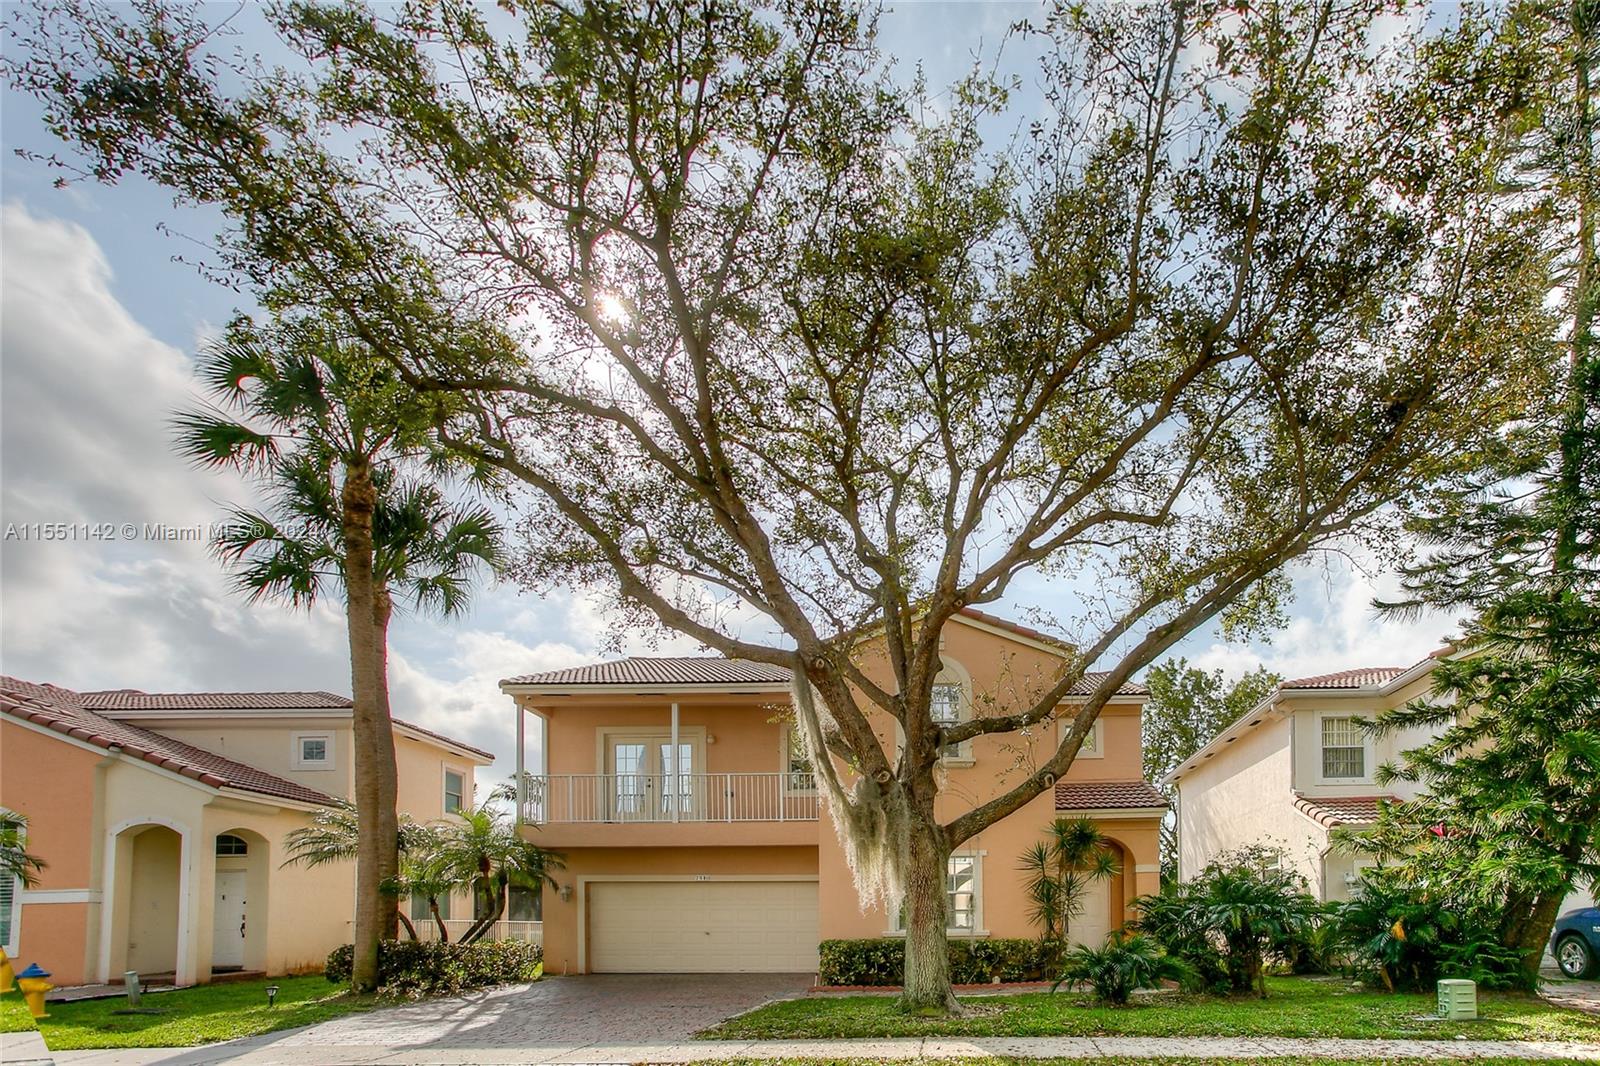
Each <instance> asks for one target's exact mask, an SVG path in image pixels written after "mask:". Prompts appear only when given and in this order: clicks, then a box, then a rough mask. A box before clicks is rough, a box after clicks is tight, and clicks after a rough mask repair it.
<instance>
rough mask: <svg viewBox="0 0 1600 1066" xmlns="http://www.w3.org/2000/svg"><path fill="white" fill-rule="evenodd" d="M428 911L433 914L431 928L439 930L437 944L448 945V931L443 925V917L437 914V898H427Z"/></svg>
mask: <svg viewBox="0 0 1600 1066" xmlns="http://www.w3.org/2000/svg"><path fill="white" fill-rule="evenodd" d="M428 910H429V911H430V912H432V914H433V927H434V928H435V929H437V930H439V943H441V944H448V943H450V930H449V929H448V928H447V927H446V926H445V924H444V915H442V914H440V913H439V897H437V896H429V897H428Z"/></svg>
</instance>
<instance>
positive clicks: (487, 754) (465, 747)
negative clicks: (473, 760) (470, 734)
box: [389, 715, 494, 762]
mask: <svg viewBox="0 0 1600 1066" xmlns="http://www.w3.org/2000/svg"><path fill="white" fill-rule="evenodd" d="M389 721H391V722H393V723H394V724H395V725H397V726H401V727H403V728H405V729H409V730H411V731H413V732H416V733H421V734H422V735H423V736H426V737H432V738H433V739H434V740H438V741H442V742H443V743H445V744H450V745H453V746H455V747H457V748H460V749H461V750H462V751H470V752H472V754H474V755H480V756H482V757H483V758H485V759H487V760H488V761H489V762H494V752H492V751H484V750H483V749H482V748H475V747H473V746H472V745H471V744H468V743H465V742H464V741H460V740H457V739H456V738H455V737H447V736H445V735H444V734H443V733H435V732H434V731H433V730H431V729H424V728H423V727H422V726H420V725H417V724H416V723H415V722H402V721H401V720H400V719H398V718H395V717H394V716H393V715H391V716H390V717H389Z"/></svg>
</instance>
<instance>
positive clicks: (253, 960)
mask: <svg viewBox="0 0 1600 1066" xmlns="http://www.w3.org/2000/svg"><path fill="white" fill-rule="evenodd" d="M351 736H352V734H351V703H350V701H349V700H348V699H346V698H344V697H343V696H335V695H331V694H329V693H326V692H199V693H147V692H137V691H133V690H130V689H119V690H115V691H109V692H74V691H71V690H69V689H64V688H58V687H56V686H54V685H38V684H33V683H30V682H27V681H19V680H16V679H14V678H0V806H4V807H9V808H11V809H12V810H15V811H19V812H21V813H22V814H25V815H27V817H28V839H27V849H28V851H29V852H30V853H32V854H34V855H37V856H38V857H40V858H41V859H43V860H44V861H45V863H46V865H45V868H44V869H43V871H41V873H40V875H39V883H38V884H37V885H36V886H34V887H33V888H30V889H22V888H21V887H20V885H19V884H17V883H12V884H0V945H3V946H4V947H5V950H6V951H7V953H8V954H10V955H11V956H12V957H13V958H15V959H18V960H20V963H21V964H26V963H33V962H37V963H39V964H40V965H41V966H43V967H44V968H45V969H46V970H49V971H50V972H51V974H52V977H51V980H52V981H54V982H55V983H56V984H57V985H72V984H82V983H89V982H103V981H108V980H112V979H118V980H120V979H121V977H122V974H123V972H124V971H127V970H137V971H138V972H139V973H140V974H143V975H146V976H147V977H149V976H154V975H162V976H164V977H166V978H167V979H169V980H174V981H175V982H176V983H178V984H192V983H196V982H204V981H208V980H210V979H211V977H212V975H213V974H214V973H223V972H229V971H246V972H257V971H259V972H262V973H267V974H280V973H287V972H294V971H299V970H307V969H316V968H320V967H321V965H322V963H323V961H324V960H325V959H326V957H327V954H328V952H329V951H331V950H332V949H333V948H334V947H336V946H338V945H339V944H342V943H347V942H348V941H349V940H350V924H351V918H352V916H353V907H354V894H355V864H354V862H341V863H333V864H328V865H324V866H321V867H318V868H315V869H304V868H301V867H284V866H283V865H282V864H283V862H284V859H285V854H284V838H285V836H287V834H288V833H289V832H290V831H291V830H293V829H295V828H297V827H299V826H303V825H305V824H307V819H308V817H309V814H310V812H312V811H314V810H315V809H316V808H318V807H321V806H324V805H326V804H328V803H331V802H333V801H334V800H335V799H348V798H349V797H350V795H351V781H352V777H353V773H354V751H353V745H352V743H351ZM395 749H396V762H397V766H398V770H399V805H400V809H401V810H402V811H405V812H408V813H410V814H411V815H412V817H414V818H416V819H418V820H420V821H430V820H435V819H439V818H442V817H444V816H445V814H446V813H447V812H449V811H451V810H454V809H456V808H457V807H460V806H463V805H466V804H470V803H471V802H472V790H473V776H474V774H475V772H476V770H477V768H478V767H480V766H484V765H487V764H488V763H489V762H491V761H492V760H493V756H491V755H490V754H489V753H488V752H484V751H480V750H479V749H477V748H474V747H471V746H469V745H466V744H462V743H460V742H459V741H455V740H451V739H450V738H449V737H444V736H440V735H439V734H437V733H434V732H431V731H429V730H426V729H423V728H421V727H419V726H414V725H410V724H408V723H404V722H396V723H395Z"/></svg>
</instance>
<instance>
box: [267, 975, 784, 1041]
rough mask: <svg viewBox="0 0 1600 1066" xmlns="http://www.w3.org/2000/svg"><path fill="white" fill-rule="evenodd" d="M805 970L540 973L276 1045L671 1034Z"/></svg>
mask: <svg viewBox="0 0 1600 1066" xmlns="http://www.w3.org/2000/svg"><path fill="white" fill-rule="evenodd" d="M813 981H814V978H813V976H812V975H810V974H757V973H745V974H595V975H591V976H588V977H550V978H547V979H545V980H543V981H540V982H538V983H537V984H533V985H521V986H516V987H513V988H503V989H495V990H492V991H489V992H484V993H481V994H477V995H469V996H463V997H461V998H459V999H442V1000H433V1001H430V1002H425V1003H416V1004H411V1005H409V1006H404V1007H393V1008H389V1009H386V1010H378V1011H372V1012H370V1013H367V1014H349V1015H346V1016H345V1017H343V1018H337V1019H335V1020H333V1021H331V1022H324V1023H323V1024H321V1025H316V1026H312V1027H311V1028H310V1029H307V1030H304V1031H302V1032H300V1033H296V1034H295V1035H294V1036H292V1037H289V1038H287V1039H285V1040H284V1041H282V1042H281V1043H282V1044H290V1043H295V1044H342V1045H352V1044H389V1045H401V1046H410V1047H426V1046H428V1045H429V1044H434V1045H438V1046H441V1047H458V1048H459V1047H486V1048H488V1047H539V1046H549V1045H559V1044H567V1045H581V1044H591V1043H616V1044H633V1043H660V1042H662V1041H667V1040H678V1039H681V1038H683V1037H686V1036H690V1035H692V1034H693V1033H696V1032H698V1031H700V1030H701V1029H704V1028H706V1027H707V1026H710V1025H714V1024H716V1023H717V1022H719V1021H721V1020H722V1019H724V1018H726V1017H727V1016H728V1015H730V1014H738V1013H740V1012H741V1011H747V1010H750V1009H751V1008H752V1007H757V1006H760V1005H761V1004H763V1003H766V1002H768V1001H769V1000H774V999H779V998H782V997H787V996H792V995H795V994H796V993H799V992H803V991H805V990H806V989H807V988H810V987H811V985H812V983H813Z"/></svg>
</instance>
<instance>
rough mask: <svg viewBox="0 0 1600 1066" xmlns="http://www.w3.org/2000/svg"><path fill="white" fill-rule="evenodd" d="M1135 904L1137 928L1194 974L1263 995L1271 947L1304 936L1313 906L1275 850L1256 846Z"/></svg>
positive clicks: (1223, 858) (1312, 917) (1302, 885)
mask: <svg viewBox="0 0 1600 1066" xmlns="http://www.w3.org/2000/svg"><path fill="white" fill-rule="evenodd" d="M1134 906H1135V907H1136V908H1138V909H1139V912H1140V917H1139V928H1140V930H1141V931H1143V932H1147V933H1150V934H1151V935H1152V936H1154V937H1156V938H1157V939H1158V940H1160V941H1161V943H1162V946H1163V947H1165V948H1166V949H1167V952H1168V953H1169V954H1172V955H1175V956H1177V957H1178V958H1180V959H1182V960H1183V961H1184V962H1186V963H1189V964H1190V966H1191V968H1193V969H1194V970H1195V971H1196V973H1197V975H1199V976H1201V977H1207V976H1211V977H1216V976H1222V977H1225V979H1226V986H1227V988H1228V989H1229V990H1230V991H1233V992H1248V991H1250V990H1252V989H1254V990H1255V991H1256V993H1257V994H1259V995H1260V996H1262V997H1263V998H1265V997H1266V995H1267V982H1266V964H1267V960H1268V959H1269V958H1270V957H1271V956H1272V954H1273V951H1274V946H1275V945H1281V944H1284V943H1288V942H1291V941H1293V940H1295V939H1297V938H1299V937H1301V936H1303V935H1304V934H1305V932H1306V931H1307V930H1308V929H1309V928H1310V926H1311V924H1312V923H1313V922H1314V921H1315V920H1316V917H1317V915H1318V913H1319V909H1320V908H1319V905H1318V903H1317V901H1316V900H1315V899H1314V898H1313V897H1312V896H1311V895H1310V893H1309V892H1307V891H1306V883H1305V879H1304V878H1303V877H1301V876H1300V875H1299V874H1296V873H1294V872H1292V871H1290V870H1287V869H1284V868H1283V862H1282V855H1281V853H1279V852H1277V851H1274V850H1273V849H1271V848H1266V847H1261V846H1250V847H1245V848H1240V849H1238V850H1235V851H1232V852H1227V853H1225V854H1223V855H1220V856H1218V857H1217V859H1215V860H1214V861H1213V862H1211V863H1210V864H1209V865H1207V866H1206V868H1205V869H1204V870H1202V871H1201V872H1200V874H1199V875H1198V876H1197V877H1195V878H1194V879H1193V880H1191V881H1189V882H1186V883H1185V884H1183V885H1180V886H1177V887H1176V888H1174V889H1173V890H1172V891H1170V892H1164V893H1161V894H1159V895H1157V896H1145V897H1142V898H1140V899H1139V900H1137V901H1135V903H1134Z"/></svg>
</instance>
